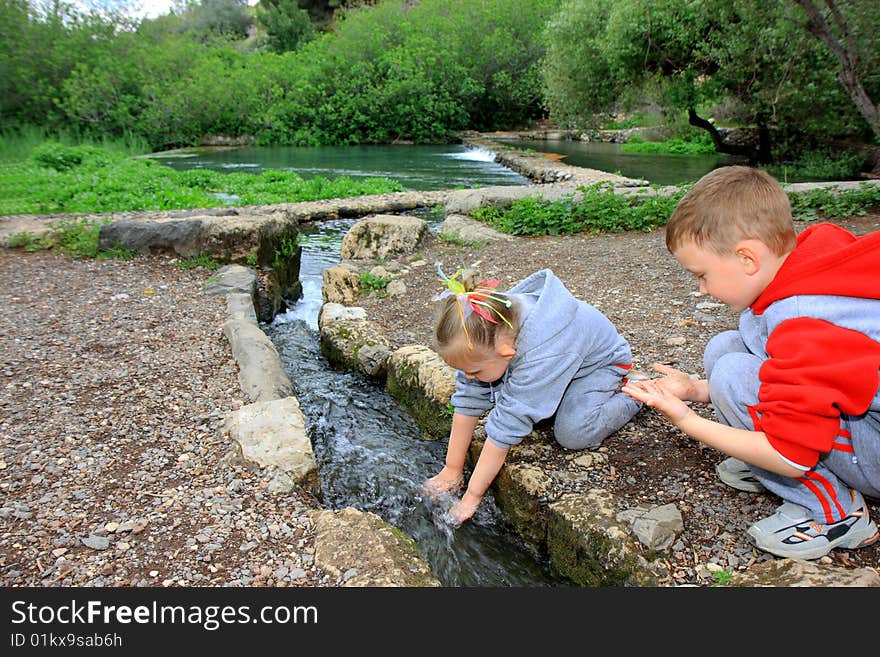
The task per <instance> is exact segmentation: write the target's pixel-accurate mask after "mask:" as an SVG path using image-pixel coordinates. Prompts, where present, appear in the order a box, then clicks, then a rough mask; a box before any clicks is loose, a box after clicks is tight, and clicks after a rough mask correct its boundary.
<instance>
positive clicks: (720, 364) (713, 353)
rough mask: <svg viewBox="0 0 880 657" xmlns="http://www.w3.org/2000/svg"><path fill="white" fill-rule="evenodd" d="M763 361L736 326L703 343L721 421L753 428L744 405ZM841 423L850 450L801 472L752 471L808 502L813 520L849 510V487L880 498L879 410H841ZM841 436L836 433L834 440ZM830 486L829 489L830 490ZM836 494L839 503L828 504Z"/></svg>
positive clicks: (771, 486) (751, 401)
mask: <svg viewBox="0 0 880 657" xmlns="http://www.w3.org/2000/svg"><path fill="white" fill-rule="evenodd" d="M764 360H765V359H764V358H761V357H760V356H757V355H755V354H753V353H751V352H750V351H749V350H748V349H747V348H746V346H745V344H744V343H743V341H742V338H741V337H740V333H739V331H725V332H723V333H720V334H718V335H716V336H715V337H713V338H712V339H711V340H710V341H709V344H708V345H706V351H705V352H704V354H703V367H704V368H705V371H706V378H707V379H708V381H709V398H710V399H711V404H712V407H713V408H714V410H715V413H716V414H717V415H718V419H719V420H720V421H721V422H722V423H724V424H726V425H728V426H731V427H737V428H739V429H746V430H749V431H754V425H753V424H752V419H751V417H750V416H749V411H748V407H749V406H754V405H755V404H757V403H758V390H759V388H760V385H761V382H760V379H759V378H758V370H759V369H760V367H761V365H762V364H763V363H764ZM840 426H841V429H845V430H846V431H848V432H849V436H850V439H851V451H850V446H849V445H847V444H843V445H842V447H843V449H833V450H831V451H830V452H828V453H827V454H823V455H822V456H821V457H820V459H819V462H818V463H817V464H816V467H815V468H813V469H812V470H810V471H809V472H808V473H806V475H805V476H804V477H799V478H792V477H783V476H781V475H778V474H775V473H773V472H768V471H767V470H762V469H761V468H757V467H754V466H752V473H753V474H754V475H755V477H756V478H757V479H758V481H760V482H761V483H762V484H763V485H764V486H765V487H766V488H767V489H768V490H770V491H772V492H773V493H776V494H777V495H779V496H780V497H781V498H782V499H783V500H784V501H786V502H793V503H794V504H800V505H801V506H803V507H806V508H807V509H808V510H809V512H810V513H811V514H812V516H813V519H814V520H816V521H817V522H819V523H823V524H828V523H830V522H836V521H837V520H840V519H841V518H842V517H844V516H845V515H846V514H848V513H849V512H850V511H852V509H851V508H850V506H851V503H852V498H851V496H850V494H849V488H850V487H852V488H855V489H856V490H858V491H860V492H862V493H863V494H865V495H868V496H870V497H876V498H880V412H877V411H869V412H868V413H866V414H864V415H860V416H851V415H841V416H840ZM841 433H843V432H841ZM844 441H845V439H844V438H842V437H840V436H839V437H838V438H837V442H838V443H844ZM828 487H831V488H833V494H832V491H831V489H829V488H828ZM834 498H836V499H837V500H838V501H839V502H840V506H838V505H836V504H829V500H833V499H834Z"/></svg>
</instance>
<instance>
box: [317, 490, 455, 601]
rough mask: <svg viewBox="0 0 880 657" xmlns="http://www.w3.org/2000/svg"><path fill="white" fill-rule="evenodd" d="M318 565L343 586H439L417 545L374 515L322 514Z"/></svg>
mask: <svg viewBox="0 0 880 657" xmlns="http://www.w3.org/2000/svg"><path fill="white" fill-rule="evenodd" d="M313 517H314V520H315V565H316V566H317V567H318V568H320V569H322V570H323V571H324V572H325V573H327V574H328V575H329V576H331V577H334V578H335V579H336V580H337V582H338V583H339V584H340V585H341V586H383V587H424V586H440V582H439V581H438V580H437V578H436V577H434V575H433V574H432V573H431V569H430V567H429V566H428V563H427V562H426V561H425V559H424V558H423V557H422V556H421V554H420V553H419V550H418V548H417V547H416V544H415V542H414V541H413V540H412V539H411V538H410V537H409V536H407V535H406V534H404V533H403V532H402V531H400V530H399V529H397V528H396V527H394V526H392V525H390V524H388V523H387V522H385V521H384V520H382V519H381V518H380V517H379V516H377V515H376V514H374V513H369V512H364V511H358V510H357V509H353V508H351V507H348V508H345V509H342V510H341V511H330V510H325V511H319V512H317V513H315V514H314V516H313Z"/></svg>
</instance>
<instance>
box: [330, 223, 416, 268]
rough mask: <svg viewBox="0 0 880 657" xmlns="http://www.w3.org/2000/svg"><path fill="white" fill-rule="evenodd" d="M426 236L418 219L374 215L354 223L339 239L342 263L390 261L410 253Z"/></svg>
mask: <svg viewBox="0 0 880 657" xmlns="http://www.w3.org/2000/svg"><path fill="white" fill-rule="evenodd" d="M427 233H428V222H427V221H425V220H424V219H419V218H418V217H407V216H398V215H394V214H378V215H375V216H373V217H366V218H365V219H361V220H360V221H358V222H356V223H355V224H354V225H353V226H352V227H351V228H349V229H348V232H347V233H346V234H345V236H344V237H343V238H342V245H341V247H340V257H341V258H342V259H353V260H364V259H378V258H390V257H395V256H399V255H405V254H409V253H413V252H414V251H415V250H416V249H417V248H418V246H419V244H420V243H421V242H422V240H423V239H424V238H425V236H426V235H427Z"/></svg>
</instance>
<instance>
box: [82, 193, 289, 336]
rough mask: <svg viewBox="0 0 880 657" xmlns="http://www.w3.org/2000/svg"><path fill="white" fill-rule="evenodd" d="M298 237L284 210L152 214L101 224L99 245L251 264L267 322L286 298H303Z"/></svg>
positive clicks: (220, 210) (241, 209)
mask: <svg viewBox="0 0 880 657" xmlns="http://www.w3.org/2000/svg"><path fill="white" fill-rule="evenodd" d="M298 236H299V226H298V224H297V221H296V219H294V218H292V216H291V213H290V212H289V211H287V210H285V209H279V208H269V209H264V210H256V209H252V208H227V209H218V210H202V211H201V214H196V213H193V214H189V215H187V216H182V217H180V216H165V215H161V214H156V215H152V216H145V217H140V218H136V219H117V220H113V221H111V222H110V223H106V224H104V225H102V226H101V232H100V235H99V238H98V247H99V248H100V249H102V250H105V249H109V248H112V247H118V246H122V247H125V248H127V249H130V250H132V251H138V252H147V253H153V252H162V251H165V252H171V253H175V254H177V255H179V256H180V257H182V258H193V257H196V256H205V255H206V256H210V257H211V258H212V259H214V260H215V261H217V262H222V263H238V264H245V263H249V264H253V265H254V266H256V267H259V268H260V269H261V270H262V271H263V276H262V283H263V286H262V289H261V290H260V292H259V293H260V294H261V295H262V297H263V298H262V299H261V300H260V313H259V314H260V319H261V320H263V321H271V319H272V318H273V317H274V316H275V314H277V313H278V312H279V311H281V310H282V309H284V308H285V307H286V305H287V301H288V300H289V301H293V300H296V299H298V298H299V297H300V296H301V294H302V285H301V284H300V281H299V268H300V258H301V255H302V247H300V246H299V245H298V243H297V240H298Z"/></svg>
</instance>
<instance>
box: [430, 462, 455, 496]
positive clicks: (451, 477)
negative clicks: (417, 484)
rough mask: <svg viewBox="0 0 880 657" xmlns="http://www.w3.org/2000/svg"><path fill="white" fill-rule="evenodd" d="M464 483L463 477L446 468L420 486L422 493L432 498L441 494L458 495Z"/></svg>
mask: <svg viewBox="0 0 880 657" xmlns="http://www.w3.org/2000/svg"><path fill="white" fill-rule="evenodd" d="M463 483H464V475H463V474H462V473H461V472H456V471H455V470H452V469H451V468H449V467H448V466H444V468H443V469H442V470H441V471H440V472H438V473H437V474H436V475H434V476H433V477H431V478H430V479H428V480H427V481H426V482H425V483H424V484H422V493H423V494H424V495H427V496H428V497H431V498H434V497H436V496H437V495H440V494H442V493H458V491H459V490H461V486H462V484H463Z"/></svg>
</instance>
